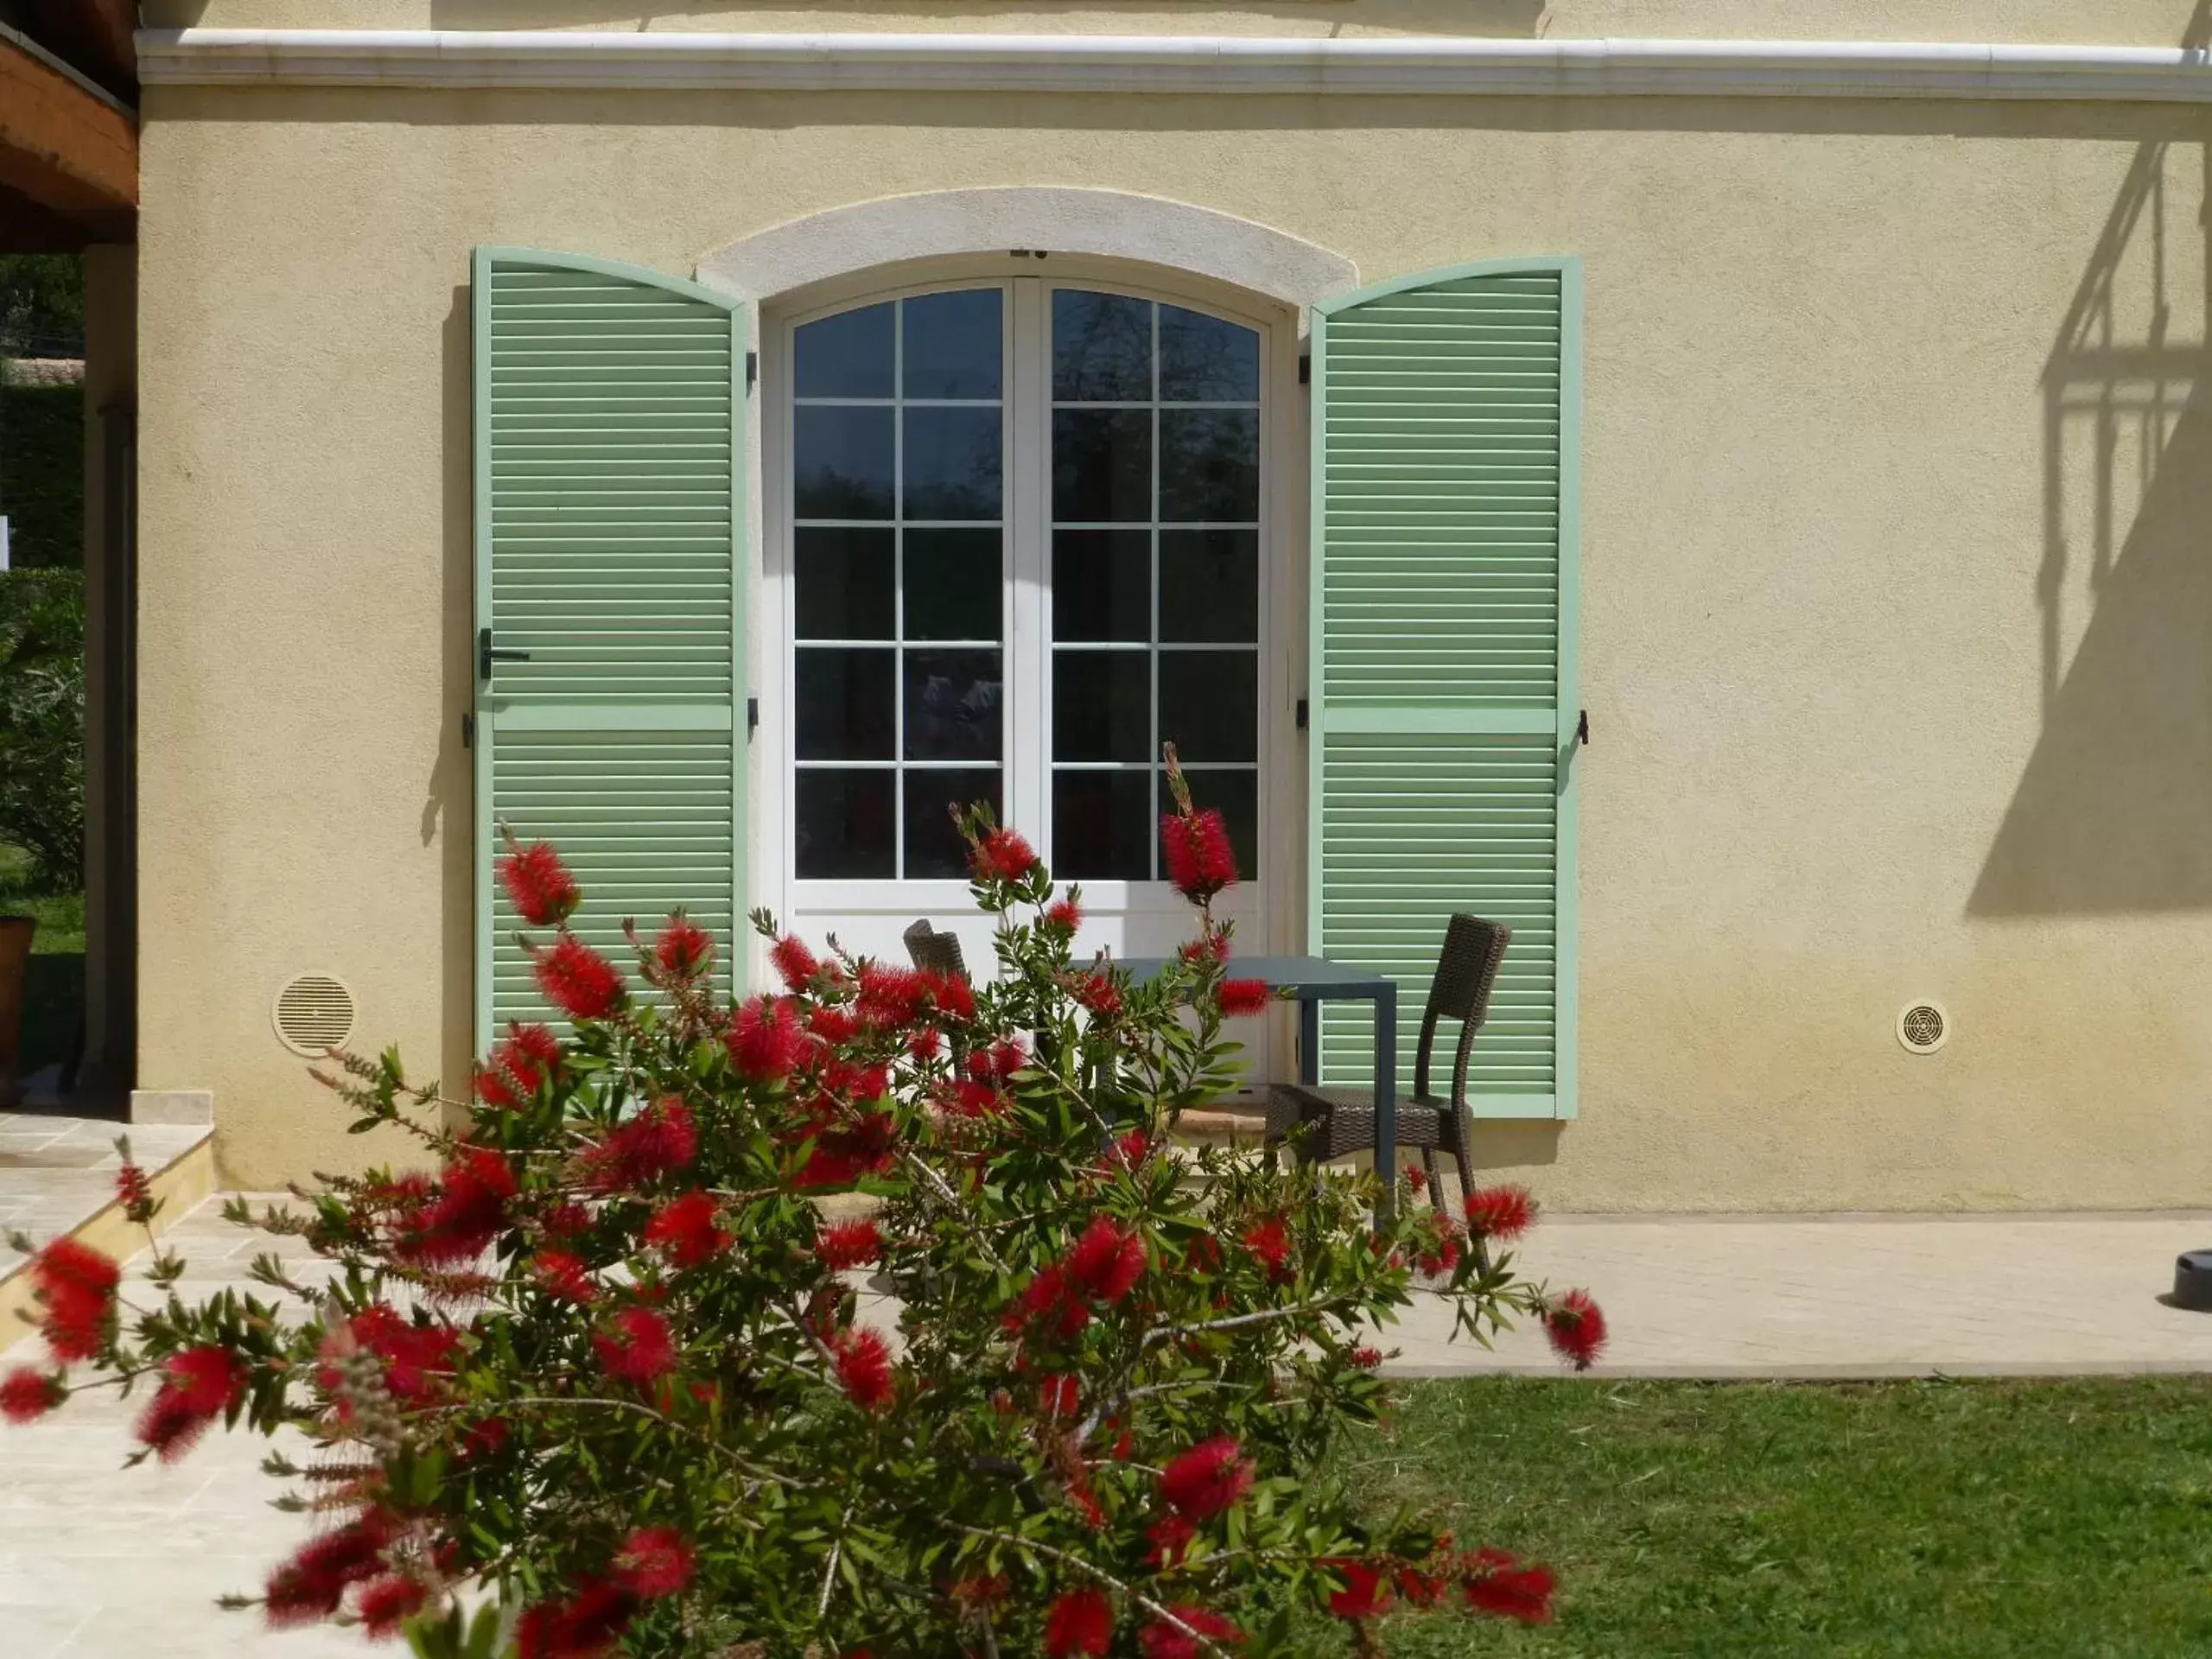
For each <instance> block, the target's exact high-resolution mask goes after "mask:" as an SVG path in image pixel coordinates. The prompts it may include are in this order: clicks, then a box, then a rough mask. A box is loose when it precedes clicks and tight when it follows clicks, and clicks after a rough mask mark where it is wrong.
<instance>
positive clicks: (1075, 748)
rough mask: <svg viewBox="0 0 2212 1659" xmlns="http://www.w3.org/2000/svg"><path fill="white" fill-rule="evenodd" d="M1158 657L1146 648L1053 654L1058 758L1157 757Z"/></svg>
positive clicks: (1054, 747) (1054, 750) (1055, 756)
mask: <svg viewBox="0 0 2212 1659" xmlns="http://www.w3.org/2000/svg"><path fill="white" fill-rule="evenodd" d="M1152 754H1153V747H1152V656H1151V653H1150V652H1143V651H1056V652H1053V653H1052V759H1053V760H1135V761H1144V760H1149V759H1151V757H1152Z"/></svg>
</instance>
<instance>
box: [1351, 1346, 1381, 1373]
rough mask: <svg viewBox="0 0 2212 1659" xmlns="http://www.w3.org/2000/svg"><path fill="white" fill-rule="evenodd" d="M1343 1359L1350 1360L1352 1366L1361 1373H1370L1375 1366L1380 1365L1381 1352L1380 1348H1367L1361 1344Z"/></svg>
mask: <svg viewBox="0 0 2212 1659" xmlns="http://www.w3.org/2000/svg"><path fill="white" fill-rule="evenodd" d="M1345 1357H1346V1358H1347V1359H1349V1360H1351V1363H1352V1364H1353V1365H1354V1366H1355V1367H1357V1369H1358V1370H1363V1371H1371V1370H1374V1369H1375V1368H1376V1366H1377V1365H1380V1364H1381V1363H1383V1351H1382V1350H1381V1349H1380V1348H1371V1347H1369V1346H1368V1345H1367V1344H1364V1343H1363V1344H1360V1345H1359V1346H1358V1347H1357V1348H1355V1349H1353V1350H1352V1351H1351V1353H1350V1354H1348V1355H1346V1356H1345Z"/></svg>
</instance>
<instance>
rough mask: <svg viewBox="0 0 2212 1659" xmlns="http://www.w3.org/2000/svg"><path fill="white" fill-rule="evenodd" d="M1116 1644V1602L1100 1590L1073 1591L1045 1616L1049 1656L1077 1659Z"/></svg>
mask: <svg viewBox="0 0 2212 1659" xmlns="http://www.w3.org/2000/svg"><path fill="white" fill-rule="evenodd" d="M1113 1644H1114V1604H1113V1603H1112V1602H1110V1601H1109V1600H1107V1599H1106V1596H1105V1592H1103V1591H1099V1590H1070V1591H1068V1592H1065V1594H1063V1595H1061V1596H1060V1597H1059V1598H1058V1599H1056V1600H1055V1601H1054V1602H1053V1603H1052V1609H1051V1611H1048V1612H1047V1613H1046V1615H1045V1653H1046V1659H1077V1656H1092V1659H1095V1656H1097V1655H1100V1654H1103V1653H1104V1652H1105V1651H1106V1650H1107V1649H1109V1648H1110V1647H1112V1646H1113Z"/></svg>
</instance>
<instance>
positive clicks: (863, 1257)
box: [814, 1219, 883, 1273]
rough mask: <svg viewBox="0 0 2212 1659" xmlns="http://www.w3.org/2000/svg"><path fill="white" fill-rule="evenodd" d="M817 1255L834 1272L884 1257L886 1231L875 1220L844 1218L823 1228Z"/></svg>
mask: <svg viewBox="0 0 2212 1659" xmlns="http://www.w3.org/2000/svg"><path fill="white" fill-rule="evenodd" d="M814 1249H815V1254H816V1255H819V1256H820V1257H821V1258H822V1262H823V1266H824V1267H826V1268H829V1270H830V1271H831V1272H832V1273H842V1272H843V1271H844V1270H845V1269H846V1268H860V1267H866V1266H867V1265H868V1263H869V1262H880V1261H881V1260H882V1259H883V1232H882V1230H881V1229H880V1228H879V1227H878V1226H877V1225H876V1224H874V1222H873V1221H869V1220H866V1219H862V1220H859V1221H841V1222H838V1223H836V1224H834V1225H832V1226H829V1227H825V1228H823V1230H822V1232H821V1236H819V1237H818V1238H817V1239H816V1241H815V1245H814Z"/></svg>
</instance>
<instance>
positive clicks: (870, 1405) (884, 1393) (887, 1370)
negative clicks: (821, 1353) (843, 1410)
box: [830, 1327, 896, 1411]
mask: <svg viewBox="0 0 2212 1659" xmlns="http://www.w3.org/2000/svg"><path fill="white" fill-rule="evenodd" d="M830 1353H831V1355H832V1357H834V1358H835V1360H836V1367H837V1385H838V1387H840V1388H842V1389H844V1391H845V1395H846V1397H847V1398H848V1399H849V1400H850V1401H851V1402H853V1403H854V1404H855V1405H856V1406H858V1407H859V1408H861V1410H862V1411H881V1410H883V1409H884V1408H886V1407H887V1406H889V1405H890V1403H891V1396H892V1395H893V1391H894V1389H895V1386H896V1385H895V1383H894V1382H893V1377H892V1374H891V1350H890V1347H889V1346H888V1345H887V1344H886V1343H885V1342H884V1340H883V1338H882V1337H881V1336H880V1335H879V1334H878V1333H877V1332H874V1331H870V1330H868V1329H866V1328H865V1327H862V1328H861V1329H858V1330H851V1331H841V1332H838V1333H837V1336H836V1340H835V1341H833V1342H832V1343H831V1344H830Z"/></svg>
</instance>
